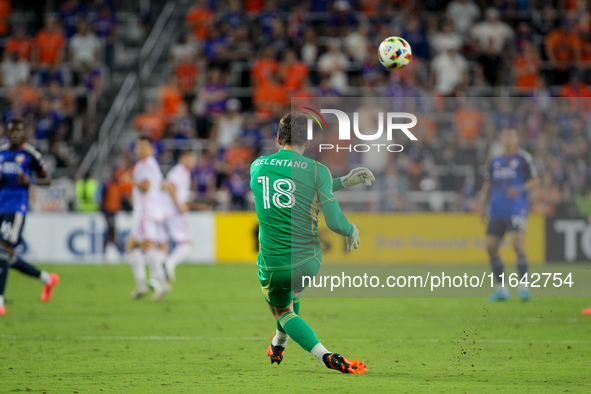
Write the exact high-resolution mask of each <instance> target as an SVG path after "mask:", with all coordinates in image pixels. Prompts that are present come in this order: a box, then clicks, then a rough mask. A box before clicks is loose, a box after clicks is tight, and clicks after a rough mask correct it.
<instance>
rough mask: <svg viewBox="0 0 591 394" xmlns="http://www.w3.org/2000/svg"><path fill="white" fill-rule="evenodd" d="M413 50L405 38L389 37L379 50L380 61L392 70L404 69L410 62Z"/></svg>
mask: <svg viewBox="0 0 591 394" xmlns="http://www.w3.org/2000/svg"><path fill="white" fill-rule="evenodd" d="M411 56H412V49H411V48H410V45H409V43H408V42H406V40H405V39H404V38H401V37H388V38H386V39H385V40H384V41H382V43H381V44H380V47H379V48H378V59H379V60H380V63H382V65H383V66H384V67H386V68H388V69H390V70H395V69H397V68H402V67H404V66H406V65H407V64H408V63H409V62H410V57H411Z"/></svg>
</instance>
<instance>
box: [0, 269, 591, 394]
mask: <svg viewBox="0 0 591 394" xmlns="http://www.w3.org/2000/svg"><path fill="white" fill-rule="evenodd" d="M45 268H46V269H48V270H51V271H55V272H58V273H59V274H60V276H61V282H60V283H59V285H58V287H56V290H55V293H54V297H53V299H52V300H51V301H50V302H49V303H48V304H46V305H42V304H41V303H40V302H39V295H40V293H41V285H40V284H39V283H38V282H37V281H35V280H32V279H31V278H28V277H25V276H23V275H21V274H20V273H18V272H15V271H11V273H10V277H9V283H8V288H7V297H8V298H9V299H12V302H11V303H9V304H8V305H7V311H8V313H7V315H6V316H4V317H1V318H0V392H19V391H33V392H48V393H68V392H69V393H76V392H80V393H88V392H100V391H103V392H118V393H119V392H130V393H131V392H137V393H154V392H174V393H179V392H186V393H191V392H269V391H275V392H296V393H303V392H311V391H328V390H330V391H331V392H335V393H341V392H344V393H359V392H410V393H423V392H435V393H441V392H454V393H461V392H469V393H488V392H492V393H495V392H496V393H520V392H527V393H541V392H552V393H556V392H571V393H575V392H581V393H583V392H586V393H588V392H591V374H590V371H591V364H590V361H589V360H591V317H584V316H581V315H580V311H581V309H582V308H584V307H589V306H591V300H589V299H533V300H532V301H531V302H529V303H522V302H520V301H518V300H511V301H509V302H506V303H498V304H490V303H487V302H486V301H485V300H483V299H309V298H308V299H306V298H303V299H302V309H301V316H302V317H303V318H304V319H306V320H307V321H308V322H309V323H310V325H311V326H312V327H313V328H314V330H315V331H316V334H317V335H318V338H319V339H320V340H321V341H322V342H323V344H324V345H325V346H326V347H327V348H328V349H329V350H331V351H335V352H339V353H342V354H343V355H345V357H349V358H357V359H360V360H363V361H365V362H366V363H367V366H368V373H367V375H343V374H340V373H338V372H336V371H331V370H328V369H326V368H323V367H321V365H320V363H319V362H318V361H317V360H316V359H314V358H313V357H312V356H311V355H309V354H308V353H306V352H304V351H303V350H302V349H301V348H300V347H299V346H298V345H297V344H295V343H289V345H288V346H287V350H286V355H285V359H284V361H283V363H282V364H281V365H280V366H277V365H276V364H274V365H271V363H270V361H269V358H268V357H267V356H266V353H265V352H266V349H267V346H268V344H269V342H270V341H269V339H268V338H269V337H270V336H271V335H272V333H274V331H275V323H274V321H273V319H272V317H271V315H270V313H269V312H268V310H267V306H266V304H265V302H264V300H263V297H262V294H261V291H260V288H259V283H258V280H257V275H256V274H257V272H256V268H255V267H254V266H243V265H242V266H241V265H217V266H181V267H179V268H178V282H177V284H176V285H175V287H174V289H173V291H172V292H171V293H170V294H169V295H168V296H167V297H166V298H165V299H164V300H162V301H161V302H159V303H154V302H152V301H151V300H150V299H143V300H139V301H131V300H129V299H128V298H127V297H128V294H129V292H130V291H131V290H132V287H133V280H132V274H131V269H130V268H129V267H127V266H45Z"/></svg>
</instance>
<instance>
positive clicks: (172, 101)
mask: <svg viewBox="0 0 591 394" xmlns="http://www.w3.org/2000/svg"><path fill="white" fill-rule="evenodd" d="M182 102H183V94H182V92H181V90H180V89H179V81H178V78H177V77H176V75H174V74H173V75H172V76H171V77H170V78H169V79H168V81H167V82H166V83H165V84H164V85H162V88H161V89H160V105H161V107H162V109H163V110H164V113H165V114H166V116H167V117H168V118H169V119H171V118H172V117H173V116H174V115H176V114H177V113H178V111H179V107H180V105H181V103H182Z"/></svg>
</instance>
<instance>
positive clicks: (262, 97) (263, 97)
mask: <svg viewBox="0 0 591 394" xmlns="http://www.w3.org/2000/svg"><path fill="white" fill-rule="evenodd" d="M253 100H254V105H255V108H256V112H257V114H258V115H260V116H262V117H264V118H268V117H271V116H281V113H282V112H284V111H286V107H287V105H288V97H287V90H286V89H285V87H284V86H283V84H281V83H280V82H279V81H278V80H277V78H276V77H275V76H274V75H271V76H270V78H269V80H268V81H267V82H266V83H263V84H260V85H258V86H256V87H255V89H254V95H253Z"/></svg>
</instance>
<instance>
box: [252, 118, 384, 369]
mask: <svg viewBox="0 0 591 394" xmlns="http://www.w3.org/2000/svg"><path fill="white" fill-rule="evenodd" d="M277 142H278V143H279V145H281V147H282V149H280V150H279V152H277V153H275V154H273V155H269V156H262V157H259V158H258V159H257V160H255V161H254V162H253V163H252V166H251V168H250V175H251V180H250V187H251V189H252V192H253V194H254V197H255V206H256V213H257V217H258V221H259V228H260V233H259V244H260V245H259V255H258V259H257V266H258V268H259V280H260V282H261V286H262V290H263V294H264V296H265V299H266V301H267V303H268V305H269V309H270V310H271V313H272V314H273V316H274V317H275V319H277V332H276V334H275V337H274V338H273V340H272V342H271V345H270V346H269V348H268V349H267V355H268V356H269V357H270V358H271V363H273V362H276V363H277V364H279V363H281V361H282V360H283V356H284V353H285V346H286V345H287V340H288V339H289V338H290V337H291V339H293V340H294V341H295V342H297V343H298V344H299V345H300V346H301V347H302V348H303V349H304V350H306V351H308V352H310V353H311V354H312V355H314V356H315V357H316V358H318V360H320V362H321V363H322V364H323V365H325V366H326V367H328V368H331V369H336V370H338V371H341V372H343V373H354V374H363V373H366V372H367V366H366V365H365V364H364V363H363V362H361V361H356V360H348V359H346V358H345V357H343V356H341V355H340V354H337V353H332V352H330V351H328V350H327V349H326V348H325V347H324V346H323V345H322V344H321V343H320V341H319V340H318V338H316V335H315V334H314V330H312V328H311V327H310V326H309V325H308V323H306V321H305V320H304V319H302V318H301V317H299V316H298V315H299V310H300V293H301V292H302V291H303V290H304V286H303V285H302V276H309V277H314V276H316V274H317V273H318V270H319V269H320V263H321V259H322V257H321V250H320V241H319V237H318V212H319V209H320V206H322V208H323V211H324V217H325V219H326V224H327V226H328V228H329V229H331V230H332V231H334V232H336V233H337V234H340V235H342V236H344V237H345V239H346V244H347V251H351V250H352V249H353V248H355V249H357V248H358V246H359V243H360V239H359V230H357V228H356V227H355V225H354V224H351V223H349V221H348V220H347V218H346V217H345V215H343V213H342V212H341V209H340V207H339V204H338V202H337V200H336V198H335V197H334V195H333V192H334V191H337V190H340V189H343V188H345V187H350V186H354V185H357V184H360V183H365V184H366V185H368V186H369V185H371V182H372V181H374V180H375V178H374V176H373V174H372V173H371V171H370V170H368V169H367V168H356V169H354V170H352V171H351V172H350V173H349V174H347V175H346V176H344V177H341V178H335V179H332V177H331V174H330V171H329V170H328V168H327V167H326V166H324V165H322V164H320V163H318V162H317V161H314V160H311V159H309V158H307V157H304V156H303V153H304V150H305V149H306V148H307V147H308V146H309V144H310V142H309V141H308V139H307V119H306V117H305V116H304V115H303V114H299V113H294V114H293V115H292V114H291V113H289V114H287V115H285V116H284V117H283V118H282V119H281V121H280V123H279V131H278V134H277Z"/></svg>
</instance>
